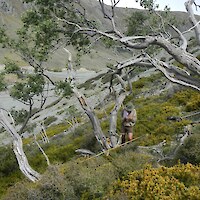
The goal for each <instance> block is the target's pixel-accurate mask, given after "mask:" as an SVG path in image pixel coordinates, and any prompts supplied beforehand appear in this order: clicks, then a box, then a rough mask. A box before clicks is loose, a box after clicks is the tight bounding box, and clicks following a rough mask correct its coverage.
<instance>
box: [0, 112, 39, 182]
mask: <svg viewBox="0 0 200 200" xmlns="http://www.w3.org/2000/svg"><path fill="white" fill-rule="evenodd" d="M0 123H1V124H2V126H3V127H4V128H5V129H6V131H7V132H8V133H10V135H11V137H12V139H13V151H14V153H15V156H16V158H17V161H18V164H19V168H20V170H21V172H22V173H23V174H24V175H25V176H26V177H27V178H28V179H29V180H31V181H33V182H35V181H38V180H39V179H40V177H41V175H40V174H39V173H38V172H36V171H35V170H33V169H32V168H31V166H30V165H29V163H28V159H27V157H26V155H25V153H24V150H23V143H22V139H21V137H20V135H19V134H18V133H17V131H16V130H15V128H14V126H13V125H12V124H11V123H10V122H9V121H8V119H7V118H6V117H5V115H4V114H3V110H2V109H1V112H0Z"/></svg>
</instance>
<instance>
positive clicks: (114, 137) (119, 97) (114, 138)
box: [109, 73, 130, 147]
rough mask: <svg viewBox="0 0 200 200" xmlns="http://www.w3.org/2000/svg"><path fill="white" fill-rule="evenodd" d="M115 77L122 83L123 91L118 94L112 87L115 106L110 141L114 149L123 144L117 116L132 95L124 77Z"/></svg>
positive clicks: (112, 112)
mask: <svg viewBox="0 0 200 200" xmlns="http://www.w3.org/2000/svg"><path fill="white" fill-rule="evenodd" d="M114 77H116V78H117V80H118V81H119V82H120V83H121V86H122V90H121V91H120V94H117V92H116V91H115V90H114V88H113V86H112V90H113V92H114V96H115V106H114V108H113V110H112V111H111V113H110V127H109V134H110V141H111V145H112V147H116V146H117V145H118V144H120V143H121V137H119V136H118V134H117V117H118V116H117V114H118V112H119V110H120V108H121V106H122V104H123V102H124V100H125V98H126V97H127V96H128V95H129V94H130V92H129V91H127V89H126V87H127V84H126V81H124V80H123V79H122V77H121V76H119V75H118V74H116V73H115V74H114Z"/></svg>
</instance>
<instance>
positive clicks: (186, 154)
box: [176, 133, 200, 164]
mask: <svg viewBox="0 0 200 200" xmlns="http://www.w3.org/2000/svg"><path fill="white" fill-rule="evenodd" d="M176 159H179V160H180V161H181V162H182V163H187V162H189V163H192V164H200V134H199V133H196V134H194V135H191V136H190V137H189V138H188V139H187V140H186V141H185V143H184V144H183V145H182V146H181V147H180V149H179V151H178V152H177V155H176Z"/></svg>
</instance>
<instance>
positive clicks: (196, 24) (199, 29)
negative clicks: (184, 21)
mask: <svg viewBox="0 0 200 200" xmlns="http://www.w3.org/2000/svg"><path fill="white" fill-rule="evenodd" d="M192 5H195V0H188V1H186V2H185V8H186V10H187V12H188V15H189V20H190V22H191V23H192V25H193V27H194V30H195V34H196V39H197V42H198V45H200V25H199V22H198V21H197V20H196V17H195V15H194V12H193V8H192Z"/></svg>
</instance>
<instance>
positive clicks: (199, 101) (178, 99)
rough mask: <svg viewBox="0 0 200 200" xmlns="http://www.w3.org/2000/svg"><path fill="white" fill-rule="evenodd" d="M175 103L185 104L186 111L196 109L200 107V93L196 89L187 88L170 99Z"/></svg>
mask: <svg viewBox="0 0 200 200" xmlns="http://www.w3.org/2000/svg"><path fill="white" fill-rule="evenodd" d="M170 101H171V102H172V103H173V104H175V105H180V106H184V109H185V111H187V112H190V111H195V110H198V109H199V108H200V94H199V92H198V91H196V90H192V89H185V90H181V91H179V92H177V93H176V94H175V95H174V96H173V97H172V98H171V100H170Z"/></svg>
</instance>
